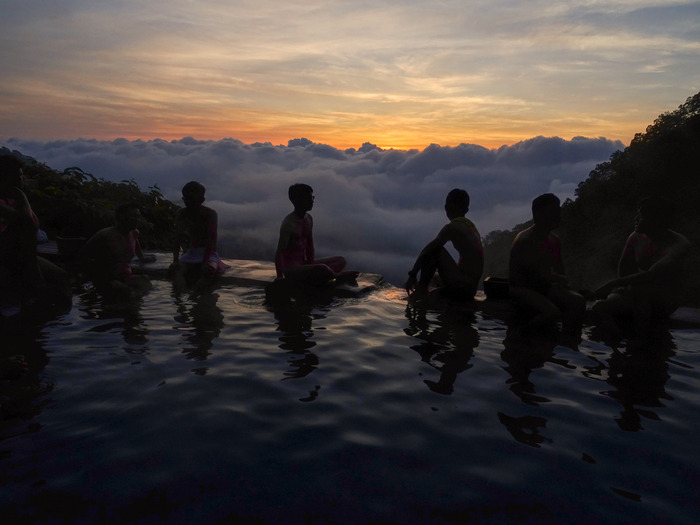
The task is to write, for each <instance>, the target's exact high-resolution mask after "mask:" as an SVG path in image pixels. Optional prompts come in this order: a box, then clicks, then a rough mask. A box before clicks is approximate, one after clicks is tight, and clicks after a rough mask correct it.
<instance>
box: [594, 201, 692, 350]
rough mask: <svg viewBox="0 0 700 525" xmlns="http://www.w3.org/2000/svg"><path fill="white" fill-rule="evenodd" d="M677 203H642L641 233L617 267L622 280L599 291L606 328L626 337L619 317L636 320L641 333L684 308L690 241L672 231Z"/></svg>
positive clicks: (599, 316)
mask: <svg viewBox="0 0 700 525" xmlns="http://www.w3.org/2000/svg"><path fill="white" fill-rule="evenodd" d="M671 209H672V204H671V203H670V202H668V201H667V200H666V199H663V198H647V199H644V200H642V201H641V203H640V205H639V211H638V214H637V217H636V220H635V223H636V224H635V229H634V231H633V232H632V233H631V234H630V236H629V237H628V238H627V243H626V244H625V247H624V249H623V250H622V256H621V257H620V261H619V263H618V267H617V273H618V278H617V279H613V280H612V281H609V282H607V283H606V284H604V285H603V286H601V287H600V288H599V289H598V290H596V292H595V294H596V296H598V297H604V298H605V299H603V300H601V301H597V302H596V303H595V304H594V305H593V314H594V315H595V317H596V320H597V324H598V326H599V327H600V328H602V329H604V330H606V331H608V332H609V333H610V334H611V335H614V336H619V335H621V330H620V327H619V325H618V322H617V321H618V318H620V317H628V318H630V319H632V320H633V321H634V325H635V328H636V329H637V331H638V332H640V331H645V330H646V329H647V328H648V327H650V321H651V320H652V318H655V317H658V318H664V317H668V316H669V315H671V314H672V313H673V312H674V311H675V310H676V309H677V308H678V307H679V306H680V304H681V299H682V286H683V263H684V258H685V256H686V254H687V252H688V249H689V248H690V243H689V242H688V239H686V238H685V237H684V236H683V235H681V234H680V233H676V232H675V231H672V230H670V229H669V217H670V215H671Z"/></svg>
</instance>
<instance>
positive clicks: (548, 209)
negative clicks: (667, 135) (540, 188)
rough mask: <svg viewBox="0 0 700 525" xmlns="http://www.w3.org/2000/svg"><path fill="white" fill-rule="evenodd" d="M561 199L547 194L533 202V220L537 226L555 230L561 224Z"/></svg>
mask: <svg viewBox="0 0 700 525" xmlns="http://www.w3.org/2000/svg"><path fill="white" fill-rule="evenodd" d="M559 204H560V201H559V197H557V196H556V195H554V194H553V193H545V194H543V195H540V196H539V197H536V198H535V200H533V201H532V220H533V221H534V222H535V226H539V227H542V228H546V229H554V228H556V227H557V226H559V223H560V222H561V208H560V206H559Z"/></svg>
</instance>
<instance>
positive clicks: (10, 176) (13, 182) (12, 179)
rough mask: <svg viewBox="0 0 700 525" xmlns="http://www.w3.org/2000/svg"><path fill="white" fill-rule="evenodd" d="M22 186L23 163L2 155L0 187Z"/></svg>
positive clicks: (10, 156) (0, 157)
mask: <svg viewBox="0 0 700 525" xmlns="http://www.w3.org/2000/svg"><path fill="white" fill-rule="evenodd" d="M11 186H16V187H18V188H20V187H21V186H22V161H20V160H19V159H18V158H17V157H13V156H12V155H0V187H11Z"/></svg>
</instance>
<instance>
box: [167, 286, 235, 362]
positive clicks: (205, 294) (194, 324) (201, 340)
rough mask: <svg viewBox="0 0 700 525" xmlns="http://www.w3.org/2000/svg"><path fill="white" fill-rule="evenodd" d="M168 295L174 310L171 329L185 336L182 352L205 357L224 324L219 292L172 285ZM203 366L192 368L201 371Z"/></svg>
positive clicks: (192, 357)
mask: <svg viewBox="0 0 700 525" xmlns="http://www.w3.org/2000/svg"><path fill="white" fill-rule="evenodd" d="M172 297H173V301H174V303H175V308H176V311H177V313H176V315H175V317H174V320H175V322H176V323H178V324H177V325H176V326H175V329H176V330H178V331H179V332H181V333H182V337H183V338H184V340H185V343H184V344H183V345H182V352H183V353H184V354H185V356H187V359H192V360H194V361H206V360H207V358H208V357H209V356H210V355H211V349H212V347H213V346H214V341H215V340H216V339H217V338H218V337H219V334H220V333H221V330H222V329H223V327H224V314H223V311H222V310H221V308H219V306H218V305H217V302H218V300H219V295H218V294H217V293H215V292H212V291H201V292H190V293H188V292H182V291H180V290H179V289H178V288H177V287H173V293H172ZM207 370H208V369H207V367H206V366H200V367H197V368H194V369H193V370H192V371H193V372H194V373H195V374H198V375H204V374H206V373H207Z"/></svg>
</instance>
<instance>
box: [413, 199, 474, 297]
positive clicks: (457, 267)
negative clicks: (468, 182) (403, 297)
mask: <svg viewBox="0 0 700 525" xmlns="http://www.w3.org/2000/svg"><path fill="white" fill-rule="evenodd" d="M468 211H469V194H468V193H467V192H466V191H465V190H461V189H457V188H455V189H453V190H452V191H450V192H449V193H448V194H447V198H446V199H445V214H446V215H447V218H448V219H450V222H448V223H447V224H446V225H445V226H443V227H442V229H441V230H440V231H439V232H438V234H437V237H435V239H433V240H432V241H430V242H429V243H428V244H427V245H426V246H425V247H424V248H423V249H422V250H421V252H420V254H419V255H418V258H417V259H416V262H415V263H414V264H413V268H411V271H410V272H408V280H407V281H406V284H405V285H404V286H405V288H406V293H408V294H409V298H416V299H418V298H421V297H423V296H424V295H425V294H426V293H427V291H428V285H429V284H430V281H431V280H432V279H433V277H434V275H435V272H436V271H437V273H438V275H439V276H440V282H441V284H442V289H443V291H444V292H446V293H447V294H448V295H449V296H451V297H454V298H459V299H473V298H474V294H475V293H476V288H477V286H478V285H479V280H480V279H481V273H482V272H483V270H484V250H483V247H482V245H481V236H480V235H479V231H478V230H477V229H476V226H474V223H472V221H470V220H469V219H467V218H466V217H465V215H466V213H467V212H468ZM448 241H449V242H451V243H452V245H453V246H454V247H455V249H456V250H457V252H458V253H459V262H455V261H454V259H453V258H452V256H451V255H450V254H449V252H448V251H447V249H445V244H446V243H447V242H448ZM419 272H420V278H419V277H418V273H419ZM413 290H415V292H414V291H413Z"/></svg>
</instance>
